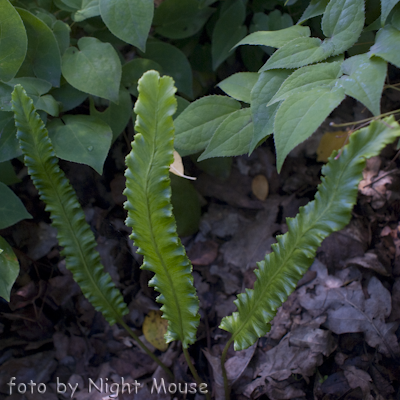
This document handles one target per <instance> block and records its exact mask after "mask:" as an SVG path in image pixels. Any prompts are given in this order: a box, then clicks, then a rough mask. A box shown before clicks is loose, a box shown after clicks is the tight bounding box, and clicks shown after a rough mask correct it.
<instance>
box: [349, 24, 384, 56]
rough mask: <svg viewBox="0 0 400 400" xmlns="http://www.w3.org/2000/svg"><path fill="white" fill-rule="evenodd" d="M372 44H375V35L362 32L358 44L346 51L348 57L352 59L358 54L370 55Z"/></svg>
mask: <svg viewBox="0 0 400 400" xmlns="http://www.w3.org/2000/svg"><path fill="white" fill-rule="evenodd" d="M378 29H379V28H378ZM372 43H375V33H374V32H366V31H363V32H361V35H360V37H359V38H358V40H357V42H356V43H355V44H354V45H353V46H352V47H350V48H349V49H348V50H347V51H346V53H347V56H348V57H352V56H356V55H358V54H365V53H368V51H369V49H370V47H371V44H372Z"/></svg>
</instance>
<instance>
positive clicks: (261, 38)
mask: <svg viewBox="0 0 400 400" xmlns="http://www.w3.org/2000/svg"><path fill="white" fill-rule="evenodd" d="M310 35H311V31H310V28H309V27H308V26H300V25H294V26H291V27H290V28H286V29H281V30H279V31H260V32H254V33H251V34H250V35H248V36H246V37H245V38H244V39H242V40H241V41H240V42H239V43H238V44H236V46H241V45H244V44H251V45H261V46H271V47H276V48H280V47H282V46H284V45H285V44H286V43H289V42H290V41H291V40H293V39H297V38H299V37H309V36H310ZM236 46H235V47H236Z"/></svg>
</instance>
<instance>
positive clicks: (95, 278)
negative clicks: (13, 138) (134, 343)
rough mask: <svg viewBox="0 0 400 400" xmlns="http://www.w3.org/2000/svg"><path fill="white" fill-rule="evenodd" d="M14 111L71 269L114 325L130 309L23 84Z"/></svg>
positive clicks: (27, 157)
mask: <svg viewBox="0 0 400 400" xmlns="http://www.w3.org/2000/svg"><path fill="white" fill-rule="evenodd" d="M12 108H13V111H14V115H15V124H16V126H17V136H18V140H19V142H20V146H21V149H22V151H23V153H24V161H25V164H26V166H27V167H28V172H29V174H30V176H31V178H32V180H33V183H34V184H35V186H36V188H37V189H38V191H39V194H40V197H41V199H42V200H43V201H44V202H45V203H46V210H47V211H49V212H50V216H51V219H52V224H53V226H54V227H55V228H57V238H58V241H59V243H60V245H61V246H63V247H64V249H63V254H64V255H65V257H66V266H67V268H68V269H70V270H71V272H72V274H73V276H74V279H75V280H76V282H78V284H79V285H80V287H81V289H82V292H83V294H84V295H85V296H86V297H87V299H88V300H89V301H90V302H91V303H92V304H93V306H94V307H95V309H96V310H98V311H101V312H102V314H103V315H104V317H105V318H106V320H107V321H108V322H109V323H110V324H114V323H115V322H116V321H120V320H121V319H122V316H123V315H124V314H126V313H127V312H128V308H127V306H126V304H125V303H124V301H123V299H122V296H121V294H120V293H119V291H118V290H117V289H116V288H115V286H114V284H113V282H112V280H111V277H110V275H109V274H108V273H106V272H105V271H104V268H103V266H102V265H101V262H100V255H99V253H98V252H97V250H96V241H95V239H94V236H93V233H92V231H91V230H90V227H89V225H88V224H87V223H86V221H85V215H84V213H83V211H82V208H81V207H80V205H79V203H78V200H77V198H76V194H75V192H74V191H73V189H72V187H71V185H70V184H69V182H68V180H67V179H66V177H65V175H64V173H63V172H62V171H61V170H60V168H59V167H58V164H57V158H56V157H55V154H54V150H53V146H52V144H51V141H50V139H49V136H48V133H47V130H46V128H45V127H44V124H43V122H42V120H41V119H40V117H39V115H38V114H37V113H36V112H35V109H34V106H33V101H32V99H30V98H29V97H28V96H27V95H26V92H25V91H24V90H23V88H22V86H20V85H16V86H15V89H14V91H13V94H12Z"/></svg>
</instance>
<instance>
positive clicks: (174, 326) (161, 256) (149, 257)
mask: <svg viewBox="0 0 400 400" xmlns="http://www.w3.org/2000/svg"><path fill="white" fill-rule="evenodd" d="M138 91H139V97H138V100H137V102H136V104H135V108H134V112H135V113H136V115H137V117H136V123H135V130H136V132H137V134H136V135H135V138H134V141H133V142H132V151H131V152H130V153H129V154H128V156H127V157H126V165H127V170H126V172H125V176H126V189H125V191H124V194H125V195H126V197H127V201H126V202H125V205H124V206H125V208H126V209H127V210H128V218H127V220H126V225H128V226H130V227H132V235H131V239H133V240H134V241H135V245H136V246H138V253H139V254H143V256H144V261H143V265H142V268H143V269H147V270H150V271H152V272H154V273H155V275H154V277H153V278H152V279H151V281H150V282H149V285H150V286H153V287H154V288H155V289H156V290H157V291H158V292H160V293H161V294H160V295H159V296H158V298H157V301H158V302H160V303H163V306H162V307H161V310H162V311H163V313H164V314H163V317H164V318H166V319H167V320H168V331H167V333H166V335H165V339H166V341H167V342H171V341H173V340H181V342H182V346H183V347H184V348H187V347H188V345H189V344H191V343H194V341H195V340H196V329H197V325H198V323H199V315H198V309H199V301H198V299H197V296H196V292H195V289H194V287H193V277H192V274H191V272H192V265H191V264H190V261H189V260H188V258H187V256H186V253H185V249H184V248H183V246H182V244H181V242H180V240H179V237H178V235H177V234H176V224H175V219H174V216H173V214H172V206H171V202H170V199H171V188H170V179H169V165H170V164H171V163H172V162H173V159H174V157H173V151H174V147H173V140H174V125H173V121H172V115H173V114H174V112H175V110H176V100H175V96H174V93H175V91H176V89H175V87H174V82H173V80H172V78H170V77H168V76H164V77H162V78H160V76H159V74H158V72H156V71H148V72H146V73H145V74H144V75H143V76H142V78H141V79H140V80H139V85H138Z"/></svg>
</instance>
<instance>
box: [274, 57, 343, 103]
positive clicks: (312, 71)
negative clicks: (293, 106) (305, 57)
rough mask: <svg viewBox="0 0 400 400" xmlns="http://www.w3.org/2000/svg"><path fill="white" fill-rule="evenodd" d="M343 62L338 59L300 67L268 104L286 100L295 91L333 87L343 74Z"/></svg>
mask: <svg viewBox="0 0 400 400" xmlns="http://www.w3.org/2000/svg"><path fill="white" fill-rule="evenodd" d="M341 64H342V63H341V62H340V61H336V62H332V63H320V64H316V65H308V66H306V67H302V68H299V69H298V70H296V71H294V72H293V74H292V75H290V76H289V78H287V79H286V81H285V82H284V83H283V84H282V86H281V87H280V89H279V90H278V92H277V93H276V94H275V96H274V97H273V98H272V99H271V101H270V102H269V103H268V105H271V104H274V103H277V102H280V101H282V100H286V99H287V98H288V97H289V96H291V95H292V94H294V93H300V92H307V91H309V90H312V89H314V88H316V87H319V86H330V87H333V86H334V85H335V83H336V79H337V78H339V76H340V75H341V69H340V66H341Z"/></svg>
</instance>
